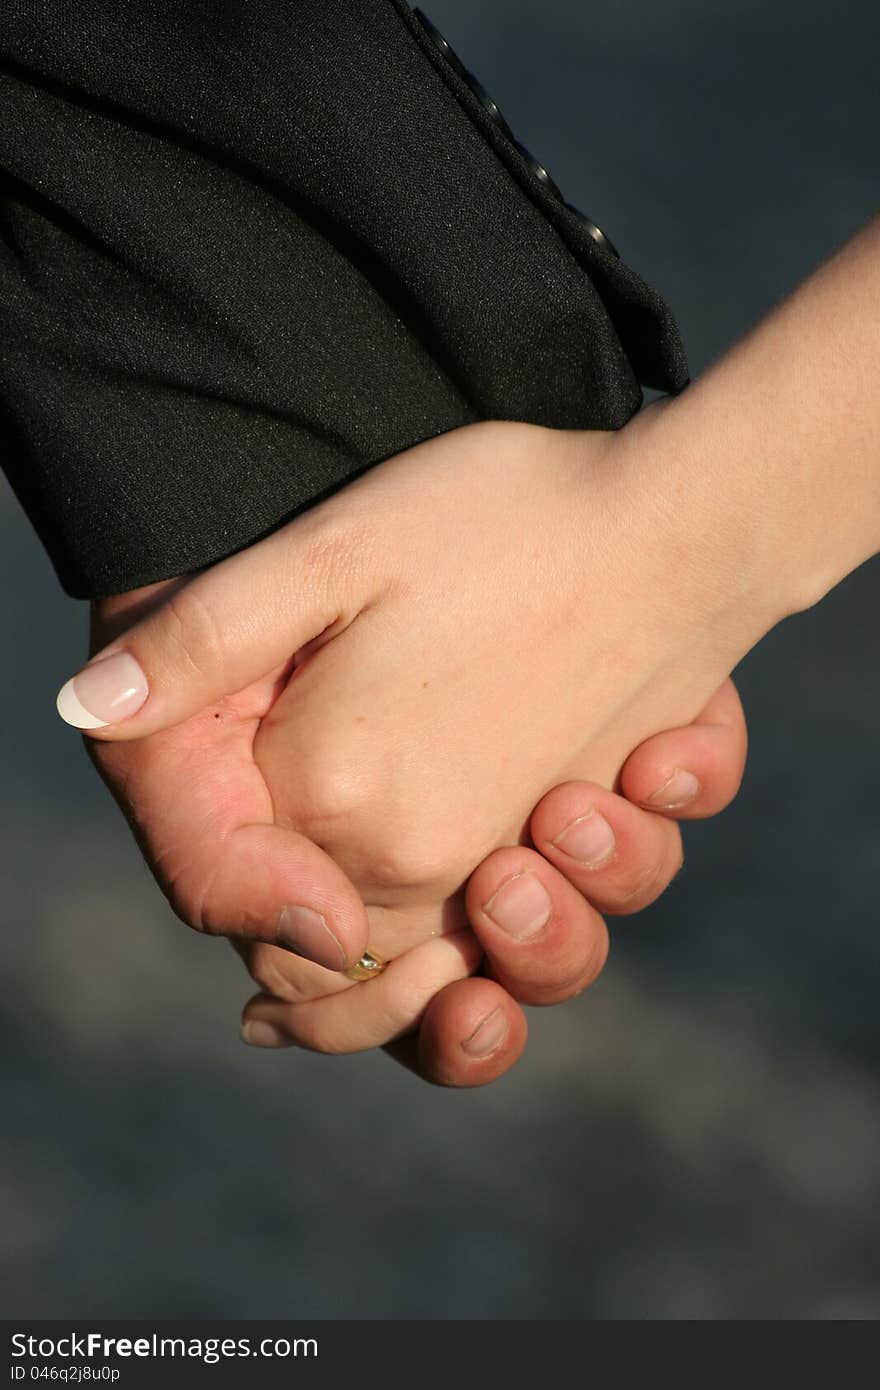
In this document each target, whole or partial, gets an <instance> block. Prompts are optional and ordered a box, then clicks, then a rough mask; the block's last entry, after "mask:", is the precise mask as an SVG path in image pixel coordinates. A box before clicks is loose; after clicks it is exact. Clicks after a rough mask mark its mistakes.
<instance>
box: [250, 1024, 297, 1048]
mask: <svg viewBox="0 0 880 1390" xmlns="http://www.w3.org/2000/svg"><path fill="white" fill-rule="evenodd" d="M241 1040H242V1042H243V1043H247V1045H248V1047H293V1043H292V1042H291V1040H290V1038H288V1037H287V1035H286V1034H285V1033H282V1031H281V1029H280V1028H276V1027H275V1024H274V1023H265V1022H264V1021H263V1019H261V1018H251V1019H247V1020H246V1021H245V1022H244V1023H243V1024H242V1025H241Z"/></svg>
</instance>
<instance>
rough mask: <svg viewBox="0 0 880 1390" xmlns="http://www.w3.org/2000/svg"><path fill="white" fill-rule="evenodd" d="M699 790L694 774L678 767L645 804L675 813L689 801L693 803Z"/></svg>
mask: <svg viewBox="0 0 880 1390" xmlns="http://www.w3.org/2000/svg"><path fill="white" fill-rule="evenodd" d="M699 790H700V784H699V782H698V780H697V778H696V777H695V776H694V774H693V773H692V772H685V770H684V768H681V767H677V768H676V769H675V771H674V772H673V774H672V776H671V777H669V778H668V779H667V780H666V781H665V782H664V783H663V786H662V787H658V788H657V790H656V791H655V792H654V794H653V796H649V797H648V800H647V801H646V802H645V803H644V804H645V805H646V806H658V807H660V808H662V809H663V810H664V811H674V810H676V809H677V808H678V807H679V806H686V805H687V804H688V802H689V801H693V799H694V797H695V796H696V795H697V793H698V792H699Z"/></svg>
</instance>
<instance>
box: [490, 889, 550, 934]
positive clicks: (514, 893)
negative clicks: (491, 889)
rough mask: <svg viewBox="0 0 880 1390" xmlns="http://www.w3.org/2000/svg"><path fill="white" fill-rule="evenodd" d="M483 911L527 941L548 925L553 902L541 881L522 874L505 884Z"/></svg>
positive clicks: (505, 928) (504, 927) (509, 931)
mask: <svg viewBox="0 0 880 1390" xmlns="http://www.w3.org/2000/svg"><path fill="white" fill-rule="evenodd" d="M483 911H484V912H485V914H486V916H487V917H491V918H492V921H493V922H495V923H497V925H498V926H499V927H501V929H502V931H506V932H507V933H508V935H509V936H512V937H513V938H514V939H515V940H516V941H528V940H529V939H530V938H531V937H533V936H537V935H538V933H539V932H540V931H542V930H543V928H544V927H546V925H547V923H548V922H549V920H550V914H551V912H552V911H553V904H552V903H551V901H550V895H549V893H548V892H547V889H546V888H545V887H544V885H543V883H542V882H541V880H540V879H539V878H538V877H537V876H536V875H535V874H532V873H522V874H517V875H516V876H515V878H510V879H508V880H507V882H506V883H502V885H501V887H500V888H499V889H498V892H497V893H495V894H494V895H493V897H491V898H490V899H489V901H488V902H487V903H486V904H485V905H484V907H483Z"/></svg>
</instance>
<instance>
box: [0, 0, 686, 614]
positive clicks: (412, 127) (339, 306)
mask: <svg viewBox="0 0 880 1390" xmlns="http://www.w3.org/2000/svg"><path fill="white" fill-rule="evenodd" d="M0 101H2V119H0V170H2V174H0V178H2V187H0V193H2V215H0V229H2V236H0V410H2V413H3V417H4V421H5V425H6V429H5V431H4V434H5V439H6V444H5V468H6V471H7V475H8V477H9V479H10V481H11V483H12V486H13V487H14V489H15V490H16V492H17V494H18V496H19V498H20V499H21V502H22V503H23V505H24V507H25V510H26V511H27V513H28V515H29V516H30V519H31V521H32V522H33V524H34V526H35V527H36V528H37V530H38V532H39V534H40V536H41V538H42V540H43V542H44V544H45V546H46V548H47V549H48V551H49V554H50V555H51V557H52V560H53V562H54V564H55V567H56V569H57V572H58V574H59V577H60V579H61V582H62V584H63V585H64V587H65V589H66V590H67V591H68V593H70V594H73V595H75V596H78V597H90V596H98V595H103V594H108V593H113V592H118V591H122V590H126V589H130V588H134V587H136V586H138V585H140V584H145V583H148V582H150V581H152V580H156V579H161V578H165V577H168V576H169V575H172V574H180V573H184V572H188V571H191V570H193V569H197V568H199V567H201V566H203V565H206V564H208V563H210V562H212V561H215V560H217V559H219V558H221V557H222V556H225V555H228V554H230V553H231V552H232V551H234V550H236V549H239V548H241V547H243V546H245V545H247V544H249V543H250V542H252V541H253V540H255V539H256V538H258V537H259V536H261V535H263V534H265V533H266V532H267V531H269V530H271V529H272V528H273V527H276V526H277V525H279V524H280V523H281V522H282V521H284V520H287V519H288V518H289V517H291V516H292V515H295V514H296V513H297V512H298V511H301V510H302V509H304V508H305V507H308V506H309V505H312V504H313V503H314V502H315V501H316V500H318V499H319V498H320V497H322V496H326V495H327V494H328V493H329V492H332V491H334V490H336V489H338V488H339V487H340V486H342V485H343V484H344V483H345V482H346V481H347V480H349V479H351V478H352V477H353V476H354V475H355V474H357V473H358V472H361V471H362V470H363V469H364V468H365V467H368V466H370V465H371V464H375V463H377V462H379V461H381V460H382V459H384V458H387V457H389V456H391V455H393V454H395V453H397V452H399V451H400V450H401V449H404V448H406V447H408V446H410V445H413V444H415V443H418V442H420V441H421V440H424V439H426V438H429V437H430V436H433V435H437V434H440V433H443V432H445V431H448V430H451V429H454V428H456V427H457V426H460V425H463V424H467V423H469V422H472V421H475V420H479V419H489V418H498V419H510V420H524V421H531V422H533V423H536V424H544V425H549V426H554V427H559V428H569V427H571V428H574V427H583V428H602V429H616V428H619V427H620V426H622V425H623V424H625V422H626V421H627V420H628V419H629V418H630V417H631V416H632V415H633V414H634V413H635V412H636V410H637V409H638V408H639V406H640V404H641V401H642V393H641V389H640V382H641V383H642V384H644V385H650V386H654V387H657V388H659V389H661V390H669V391H677V390H680V389H681V388H682V387H683V386H684V385H685V384H686V382H687V367H686V363H685V358H684V354H683V351H682V347H681V343H680V340H679V336H678V333H677V330H676V327H675V324H674V322H673V320H672V317H671V315H670V313H669V311H668V309H667V308H666V306H665V304H664V303H663V301H662V300H661V299H660V297H659V296H658V295H657V294H656V293H655V292H654V291H653V290H651V289H650V288H649V287H648V286H647V285H646V284H645V283H644V282H643V281H642V280H641V279H640V278H639V276H638V275H636V274H635V273H634V272H633V271H632V270H631V269H629V268H628V267H627V266H626V265H625V264H624V263H623V261H622V260H620V259H619V258H618V257H617V255H616V254H615V253H614V252H613V250H611V249H608V247H607V246H606V245H603V244H601V243H597V241H596V239H594V235H593V233H592V231H591V229H590V227H589V226H588V225H587V224H585V222H584V221H583V220H582V219H580V218H579V217H578V216H577V215H576V213H575V212H574V211H572V210H571V209H570V208H569V207H568V206H567V205H566V204H565V203H564V202H563V201H562V199H561V197H560V196H559V195H558V193H557V192H556V191H555V190H554V189H553V188H552V187H551V186H549V185H548V184H547V182H546V180H544V179H542V178H541V176H540V175H539V174H538V173H536V172H535V171H534V169H533V167H532V166H531V165H530V163H529V162H528V160H527V159H526V157H525V156H524V154H523V152H522V151H521V149H520V148H519V147H518V146H517V145H516V143H515V142H514V140H513V139H512V138H511V135H510V132H507V131H505V130H504V129H503V128H502V127H500V126H499V125H498V124H497V123H496V122H495V121H494V120H493V119H492V117H491V115H490V114H489V113H488V112H487V109H486V107H485V105H484V104H483V103H482V102H481V101H480V99H479V96H478V95H476V94H475V93H474V91H473V90H472V89H471V86H470V85H469V84H468V82H467V81H466V80H465V78H464V76H463V73H462V71H461V69H460V67H459V66H457V65H456V64H455V62H454V60H452V61H451V60H450V58H449V56H448V55H446V56H444V53H443V51H442V50H441V49H440V48H438V46H437V44H436V42H435V40H434V39H432V37H431V36H430V35H429V34H428V33H427V32H426V31H425V29H424V28H423V27H422V25H421V24H420V23H419V22H418V21H417V19H416V18H415V17H414V15H413V13H412V11H411V10H410V9H409V6H408V5H406V4H405V3H403V0H187V3H185V4H184V3H181V0H87V2H86V0H83V2H82V3H75V4H73V5H71V4H70V2H69V0H3V5H2V7H0ZM600 220H601V219H600Z"/></svg>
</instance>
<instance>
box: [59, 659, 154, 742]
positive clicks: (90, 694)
mask: <svg viewBox="0 0 880 1390" xmlns="http://www.w3.org/2000/svg"><path fill="white" fill-rule="evenodd" d="M149 693H150V689H149V686H148V685H147V678H146V676H145V675H144V673H143V671H142V670H141V668H140V666H139V665H138V663H137V662H136V661H135V659H134V657H133V656H130V655H129V653H128V652H114V654H113V656H107V657H105V658H104V660H103V661H93V662H92V664H91V666H84V667H83V669H82V670H81V671H80V672H79V674H78V675H76V676H74V677H73V680H69V681H68V682H67V684H66V685H63V686H62V687H61V689H60V690H59V692H58V699H57V701H56V705H57V708H58V713H59V714H60V715H61V718H62V719H63V720H64V721H65V723H66V724H72V725H73V727H74V728H75V729H106V728H107V726H108V725H109V724H120V723H121V722H122V720H123V719H128V717H129V715H132V714H136V713H137V711H138V710H139V709H140V707H141V705H142V704H143V703H144V701H145V700H146V698H147V696H148V695H149Z"/></svg>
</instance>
